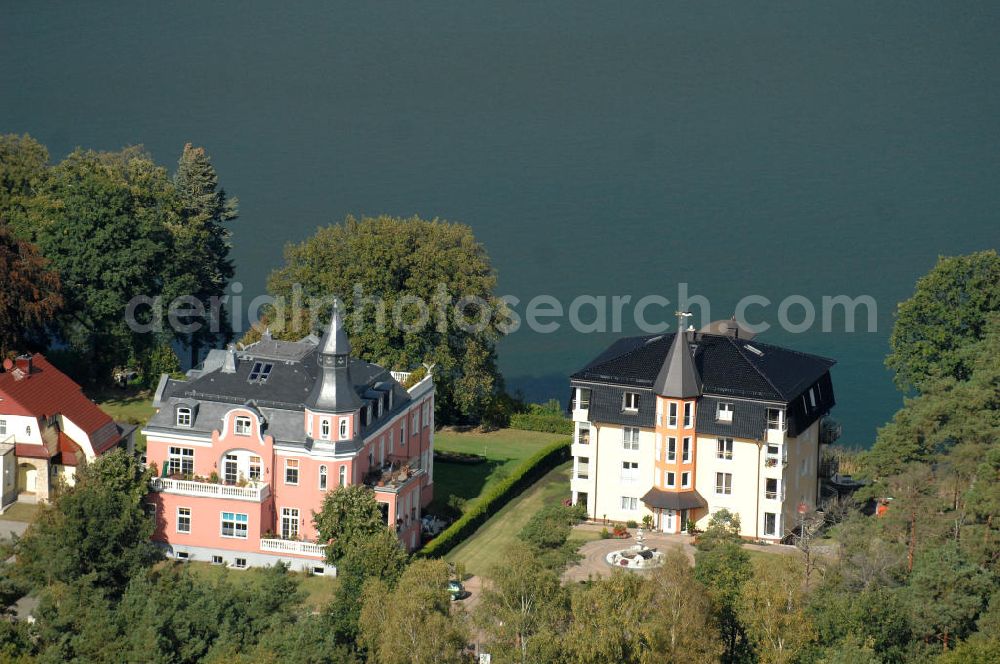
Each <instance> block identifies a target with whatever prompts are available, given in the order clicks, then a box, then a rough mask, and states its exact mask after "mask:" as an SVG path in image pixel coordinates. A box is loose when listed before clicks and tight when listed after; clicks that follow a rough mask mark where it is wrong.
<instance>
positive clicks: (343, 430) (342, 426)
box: [340, 417, 347, 440]
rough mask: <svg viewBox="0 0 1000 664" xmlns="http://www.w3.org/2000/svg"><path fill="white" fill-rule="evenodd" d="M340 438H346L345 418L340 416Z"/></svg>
mask: <svg viewBox="0 0 1000 664" xmlns="http://www.w3.org/2000/svg"><path fill="white" fill-rule="evenodd" d="M340 439H341V440H347V418H346V417H342V418H340Z"/></svg>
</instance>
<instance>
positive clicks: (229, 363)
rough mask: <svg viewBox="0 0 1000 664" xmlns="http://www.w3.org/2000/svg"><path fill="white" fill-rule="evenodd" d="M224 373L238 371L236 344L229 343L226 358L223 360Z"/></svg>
mask: <svg viewBox="0 0 1000 664" xmlns="http://www.w3.org/2000/svg"><path fill="white" fill-rule="evenodd" d="M222 373H229V374H231V373H236V346H235V345H234V344H229V347H228V348H227V349H226V358H225V360H224V361H223V362H222Z"/></svg>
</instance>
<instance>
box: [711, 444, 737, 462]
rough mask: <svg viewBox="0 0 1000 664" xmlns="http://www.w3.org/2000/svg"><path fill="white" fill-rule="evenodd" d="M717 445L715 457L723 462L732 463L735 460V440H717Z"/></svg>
mask: <svg viewBox="0 0 1000 664" xmlns="http://www.w3.org/2000/svg"><path fill="white" fill-rule="evenodd" d="M716 441H717V442H716V444H715V457H716V458H717V459H721V460H722V461H732V460H733V439H732V438H716Z"/></svg>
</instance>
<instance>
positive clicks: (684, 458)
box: [681, 436, 692, 463]
mask: <svg viewBox="0 0 1000 664" xmlns="http://www.w3.org/2000/svg"><path fill="white" fill-rule="evenodd" d="M691 444H692V443H691V436H684V440H683V441H682V442H681V463H691Z"/></svg>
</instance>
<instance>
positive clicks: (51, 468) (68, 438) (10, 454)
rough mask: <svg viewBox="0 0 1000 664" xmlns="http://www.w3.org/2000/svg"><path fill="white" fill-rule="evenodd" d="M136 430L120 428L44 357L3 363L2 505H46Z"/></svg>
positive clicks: (127, 441)
mask: <svg viewBox="0 0 1000 664" xmlns="http://www.w3.org/2000/svg"><path fill="white" fill-rule="evenodd" d="M134 432H135V427H133V426H129V425H119V424H117V423H116V422H115V421H114V420H112V419H111V417H109V416H108V415H107V413H105V412H104V411H103V410H101V409H100V408H99V407H98V406H97V404H95V403H94V402H92V401H91V400H90V399H88V398H87V397H86V395H84V393H83V390H82V389H81V388H80V386H79V385H77V384H76V383H75V382H73V380H71V379H70V378H69V377H68V376H67V375H66V374H64V373H62V372H61V371H59V370H58V369H57V368H55V367H54V366H53V365H52V364H51V363H50V362H49V361H48V360H46V359H45V357H44V356H43V355H39V354H36V355H22V356H20V357H18V358H16V359H13V360H5V361H4V363H3V371H0V478H2V483H3V486H2V504H0V508H5V507H7V506H8V505H10V504H11V503H13V502H14V501H16V500H19V499H20V500H25V501H27V502H44V501H47V500H49V498H50V497H51V494H52V490H53V488H54V487H55V486H56V485H57V484H58V480H59V479H60V478H61V479H62V480H63V481H65V482H67V483H69V484H72V482H73V479H74V477H75V476H76V468H77V466H79V465H80V464H82V463H85V462H88V461H92V460H93V459H95V458H97V457H98V456H99V455H101V454H104V453H105V452H107V451H109V450H111V449H113V448H115V447H116V446H119V445H127V446H129V447H131V442H132V436H133V435H134Z"/></svg>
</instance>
